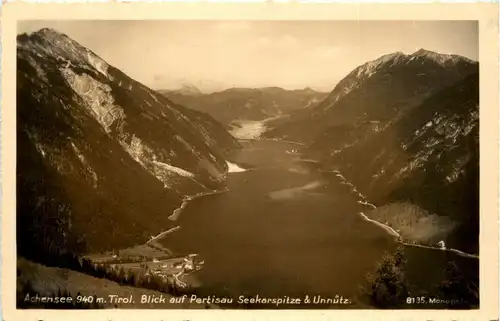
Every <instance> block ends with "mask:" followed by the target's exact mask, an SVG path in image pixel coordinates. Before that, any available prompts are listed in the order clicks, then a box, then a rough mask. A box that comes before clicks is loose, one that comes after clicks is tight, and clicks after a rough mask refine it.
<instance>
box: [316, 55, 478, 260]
mask: <svg viewBox="0 0 500 321" xmlns="http://www.w3.org/2000/svg"><path fill="white" fill-rule="evenodd" d="M425 55H427V53H426V54H425ZM451 59H454V58H451ZM440 61H442V62H443V63H445V64H448V63H450V60H444V61H443V60H440ZM458 61H461V60H458ZM332 108H335V107H332ZM308 153H309V157H314V158H317V159H319V160H320V162H321V163H322V164H324V165H323V166H324V167H325V168H327V169H329V170H332V169H333V170H338V171H340V172H341V173H342V175H344V176H345V177H346V178H347V180H349V181H351V182H352V183H353V184H354V186H356V188H357V190H358V191H359V192H360V193H361V194H363V195H364V196H365V197H366V198H367V199H368V200H369V201H370V202H372V203H374V204H375V205H377V206H379V208H377V209H375V210H373V211H371V212H367V215H368V216H369V217H371V218H372V219H375V220H378V221H381V222H387V221H388V222H392V223H393V226H394V227H396V228H398V229H401V230H402V231H403V230H404V231H406V232H407V233H409V234H410V235H413V238H414V239H415V238H416V239H418V240H425V239H428V240H429V241H432V242H437V241H438V240H439V239H437V238H436V237H438V236H439V237H440V239H444V240H445V242H446V244H447V246H449V247H453V248H458V249H461V250H466V251H469V252H471V253H477V252H478V248H479V238H478V232H479V76H478V72H477V71H476V72H475V73H473V74H470V75H469V76H467V77H465V78H464V79H462V80H461V81H459V82H458V83H455V84H453V85H449V86H447V87H445V88H443V89H441V90H439V91H438V92H436V93H434V94H432V95H430V96H429V97H428V98H426V99H425V100H424V101H423V102H421V103H419V104H416V106H415V107H411V108H399V112H398V113H394V114H393V116H392V117H389V116H388V115H387V114H386V117H385V118H383V121H360V122H356V123H352V124H342V125H339V126H332V127H329V128H328V129H327V130H325V131H324V132H323V133H322V134H321V135H320V136H319V137H318V138H317V139H316V140H315V141H314V142H313V143H312V144H311V145H310V146H309V149H308ZM432 242H431V243H432ZM424 243H425V242H424ZM434 244H435V243H434Z"/></svg>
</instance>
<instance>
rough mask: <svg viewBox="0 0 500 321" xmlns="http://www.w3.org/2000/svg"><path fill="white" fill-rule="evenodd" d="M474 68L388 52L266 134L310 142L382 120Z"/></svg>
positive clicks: (438, 57)
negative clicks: (339, 129) (337, 130)
mask: <svg viewBox="0 0 500 321" xmlns="http://www.w3.org/2000/svg"><path fill="white" fill-rule="evenodd" d="M476 70H477V63H476V62H473V61H471V60H469V59H467V58H464V57H461V56H456V55H442V54H438V53H435V52H431V51H426V50H423V49H421V50H419V51H417V52H415V53H413V54H410V55H406V54H404V53H401V52H396V53H392V54H388V55H384V56H382V57H380V58H378V59H376V60H373V61H370V62H367V63H365V64H363V65H361V66H359V67H357V68H355V69H354V70H353V71H352V72H351V73H349V74H348V75H347V76H346V77H345V78H344V79H343V80H341V81H340V82H339V83H338V84H337V86H336V87H335V89H334V90H333V91H332V92H331V93H330V95H329V96H328V97H327V98H326V99H325V100H324V101H323V102H321V103H320V104H319V105H318V106H317V107H315V108H314V109H313V111H312V112H311V113H301V114H297V115H296V116H295V117H292V118H290V119H284V120H277V121H276V122H275V123H274V124H273V123H271V124H269V126H272V127H274V129H272V130H270V131H269V132H267V133H266V134H265V135H266V136H267V137H278V138H285V139H287V140H295V141H302V142H307V143H309V142H312V141H313V140H314V139H315V138H316V137H317V136H318V135H319V134H320V133H321V132H323V131H324V130H325V129H326V128H328V127H330V126H334V125H337V126H340V125H349V124H352V123H357V122H360V121H382V122H383V121H386V120H388V119H391V118H392V117H393V116H394V115H396V114H397V113H398V112H400V111H401V109H404V108H412V107H415V106H418V105H419V104H420V103H421V102H422V101H423V100H424V99H425V98H427V97H428V96H429V95H430V94H432V93H433V92H436V91H437V90H439V89H441V88H443V87H445V86H448V85H451V84H453V83H455V82H457V81H459V80H461V79H463V78H464V77H465V76H467V75H469V74H471V73H473V72H475V71H476Z"/></svg>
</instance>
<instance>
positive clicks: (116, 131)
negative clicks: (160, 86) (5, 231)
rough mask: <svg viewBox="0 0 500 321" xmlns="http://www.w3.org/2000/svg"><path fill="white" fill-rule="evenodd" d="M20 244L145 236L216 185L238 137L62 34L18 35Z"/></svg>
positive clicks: (42, 251) (94, 246)
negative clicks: (183, 202) (186, 202)
mask: <svg viewBox="0 0 500 321" xmlns="http://www.w3.org/2000/svg"><path fill="white" fill-rule="evenodd" d="M17 66H18V70H17V202H18V209H17V217H18V223H17V244H18V252H19V253H20V254H22V255H25V256H26V257H28V258H33V257H34V258H37V259H42V260H43V258H44V255H52V254H57V253H64V252H67V251H69V252H88V251H96V250H103V249H112V248H116V247H124V246H129V245H132V244H137V243H140V242H144V241H145V240H147V239H148V238H149V236H150V235H155V234H157V233H159V232H161V231H163V230H166V229H168V228H169V227H171V225H172V222H171V221H169V220H168V216H169V215H170V214H171V213H172V210H173V209H174V208H176V207H177V206H179V205H180V202H181V199H182V197H183V196H184V195H186V194H194V193H197V192H200V191H206V190H212V189H216V188H217V187H218V186H220V184H221V183H222V182H223V181H224V179H225V174H226V173H227V170H228V168H227V164H226V161H225V155H226V154H227V153H228V152H229V151H231V150H233V149H236V148H239V147H240V146H239V144H238V143H237V142H236V141H235V140H234V139H233V138H232V136H231V135H230V134H229V133H227V131H225V130H224V128H223V127H222V126H221V125H220V124H218V123H217V122H216V121H214V120H213V119H212V118H211V117H210V116H208V115H205V114H203V113H200V112H197V111H193V110H190V109H187V108H184V107H182V106H180V105H177V104H174V103H172V102H171V101H170V100H168V99H167V98H165V97H164V96H163V95H161V94H158V93H157V92H156V91H153V90H151V89H149V88H148V87H146V86H144V85H142V84H141V83H139V82H137V81H134V80H133V79H131V78H129V77H128V76H126V75H125V74H124V73H122V72H121V71H120V70H118V69H116V68H114V67H112V66H110V65H108V64H107V63H106V62H105V61H103V60H102V59H101V58H99V57H98V56H97V55H96V54H94V53H93V52H91V51H90V50H88V49H87V48H84V47H83V46H81V45H79V44H78V43H76V42H75V41H73V40H72V39H70V38H69V37H67V36H66V35H64V34H61V33H58V32H56V31H54V30H51V29H42V30H40V31H38V32H36V33H33V34H30V35H26V34H23V35H20V36H18V39H17Z"/></svg>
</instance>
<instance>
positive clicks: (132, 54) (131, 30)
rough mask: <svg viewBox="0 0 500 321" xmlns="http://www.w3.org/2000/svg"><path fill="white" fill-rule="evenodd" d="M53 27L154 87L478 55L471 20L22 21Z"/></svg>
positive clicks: (318, 84)
mask: <svg viewBox="0 0 500 321" xmlns="http://www.w3.org/2000/svg"><path fill="white" fill-rule="evenodd" d="M43 27H51V28H54V29H56V30H58V31H60V32H63V33H65V34H67V35H68V36H70V37H72V38H73V39H74V40H76V41H78V42H79V43H80V44H82V45H84V46H86V47H88V48H90V49H91V50H93V51H94V52H95V53H97V54H98V55H100V56H101V57H102V58H103V59H105V60H106V61H107V62H108V63H110V64H111V65H113V66H115V67H117V68H119V69H121V70H122V71H124V72H125V73H126V74H128V75H129V76H131V77H132V78H134V79H136V80H138V81H140V82H142V83H144V84H145V85H148V86H150V87H151V88H154V89H168V88H171V89H175V88H178V87H180V86H181V85H182V84H184V83H189V84H193V85H195V86H197V87H198V88H200V90H202V91H207V92H208V91H216V90H222V89H226V88H229V87H264V86H279V87H283V88H287V89H295V88H304V87H307V86H308V87H311V88H314V89H318V90H323V91H331V90H332V89H333V87H334V86H335V85H336V83H337V82H338V81H339V80H341V79H342V78H343V77H344V76H345V75H346V74H347V73H349V72H350V71H351V70H352V69H353V68H355V67H356V66H358V65H360V64H363V63H364V62H366V61H368V60H373V59H376V58H377V57H379V56H381V55H383V54H387V53H391V52H395V51H402V52H405V53H412V52H414V51H416V50H418V49H420V48H425V49H428V50H433V51H437V52H440V53H455V54H460V55H463V56H466V57H468V58H470V59H473V60H477V59H478V54H479V53H478V25H477V22H474V21H432V22H431V21H415V22H412V21H361V22H358V21H300V22H299V21H144V20H143V21H139V20H138V21H104V20H102V21H95V20H94V21H25V22H21V23H19V25H18V32H19V33H22V32H31V31H36V30H38V29H40V28H43Z"/></svg>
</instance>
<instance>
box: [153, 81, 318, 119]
mask: <svg viewBox="0 0 500 321" xmlns="http://www.w3.org/2000/svg"><path fill="white" fill-rule="evenodd" d="M160 92H161V93H162V94H164V95H165V96H166V97H168V98H169V99H171V100H172V101H174V102H177V103H179V104H182V105H184V106H187V107H189V108H194V109H196V110H199V111H203V112H206V113H208V114H210V115H211V116H213V117H214V118H215V119H216V120H218V121H220V122H221V123H223V124H229V123H231V122H232V121H234V120H255V121H259V120H264V119H267V118H270V117H276V116H280V115H283V114H286V113H290V112H293V111H298V110H302V109H309V108H312V107H314V106H316V105H317V104H318V103H320V102H321V101H322V100H323V99H324V98H325V97H326V96H327V94H326V93H320V92H317V91H314V90H312V89H310V88H305V89H301V90H285V89H282V88H278V87H267V88H231V89H227V90H224V91H221V92H215V93H211V94H196V95H193V94H191V93H185V92H180V91H168V90H161V91H160Z"/></svg>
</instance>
